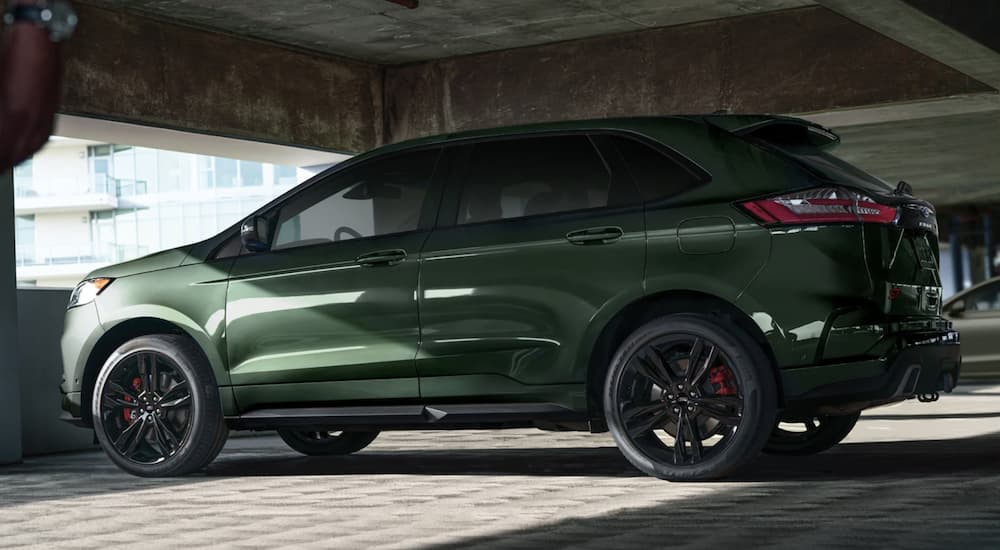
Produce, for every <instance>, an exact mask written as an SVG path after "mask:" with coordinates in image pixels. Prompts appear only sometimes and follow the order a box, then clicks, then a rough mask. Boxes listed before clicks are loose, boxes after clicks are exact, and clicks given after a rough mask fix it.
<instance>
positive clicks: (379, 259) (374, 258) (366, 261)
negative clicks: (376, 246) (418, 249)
mask: <svg viewBox="0 0 1000 550" xmlns="http://www.w3.org/2000/svg"><path fill="white" fill-rule="evenodd" d="M405 259H406V251H405V250H400V249H395V250H379V251H377V252H369V253H367V254H362V255H360V256H358V257H357V258H356V259H355V260H354V261H355V263H357V264H358V265H362V266H366V267H372V266H376V265H396V264H398V263H399V262H402V261H403V260H405Z"/></svg>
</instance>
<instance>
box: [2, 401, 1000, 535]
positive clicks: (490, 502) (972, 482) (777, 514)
mask: <svg viewBox="0 0 1000 550" xmlns="http://www.w3.org/2000/svg"><path fill="white" fill-rule="evenodd" d="M136 544H139V545H140V546H141V547H143V548H154V547H165V548H167V547H169V548H176V547H185V548H190V547H195V546H204V545H214V546H232V547H245V548H272V547H294V548H309V547H312V548H370V547H380V548H465V547H476V548H480V547H486V548H530V547H546V548H548V547H560V546H563V547H569V546H572V547H574V548H595V549H596V548H600V549H604V548H643V549H649V548H653V547H654V546H663V545H669V546H670V547H684V548H687V547H691V548H710V547H711V548H715V547H725V546H726V545H727V544H732V545H734V546H733V547H735V545H736V544H739V546H740V547H744V546H762V545H768V546H776V547H782V548H803V547H808V546H813V547H817V546H819V547H838V548H842V547H865V548H869V547H883V548H885V547H888V548H902V547H906V548H939V547H959V548H961V547H968V548H986V547H993V548H995V547H1000V386H994V387H985V386H981V387H973V388H969V389H965V390H963V391H961V392H958V393H956V394H953V395H950V396H944V397H942V399H941V401H939V402H937V403H933V404H920V403H916V402H909V403H905V404H901V405H897V406H894V407H887V408H882V409H876V410H873V411H869V412H868V413H867V414H866V415H865V416H863V417H862V422H861V423H860V424H859V426H858V428H857V429H856V430H855V432H854V433H853V434H852V435H851V437H850V438H849V439H848V440H847V442H846V443H845V444H843V445H841V446H839V447H838V448H836V449H834V450H833V451H830V452H827V453H824V454H822V455H818V456H813V457H806V458H775V457H762V458H760V459H759V460H757V461H756V462H755V463H753V464H752V465H751V466H750V467H749V468H747V469H746V470H745V471H743V472H741V473H740V474H739V475H738V476H736V477H734V478H731V479H729V480H726V481H724V482H716V483H697V484H677V483H666V482H662V481H658V480H655V479H651V478H647V477H645V476H642V475H640V474H639V473H638V472H637V471H635V470H634V469H633V468H631V467H630V466H629V464H628V463H627V462H626V461H625V460H624V459H623V458H622V457H621V456H620V455H619V454H618V451H617V450H616V449H615V448H614V447H613V445H612V441H611V438H610V437H609V436H607V435H586V434H572V433H554V434H553V433H544V432H539V431H533V430H516V431H505V432H481V431H464V432H397V433H389V434H384V435H383V436H382V437H380V438H379V439H378V440H377V441H376V442H375V443H374V444H373V445H372V446H371V447H369V449H367V450H365V451H363V452H361V453H359V454H358V455H356V456H351V457H343V458H331V459H316V458H304V457H299V456H298V455H296V454H295V453H293V452H291V451H289V450H287V449H286V448H284V447H283V445H282V443H281V441H280V440H278V439H277V438H275V437H273V436H261V437H243V438H235V439H232V440H231V441H230V443H229V445H228V446H227V447H226V450H225V451H223V453H222V455H221V456H220V457H219V459H218V460H217V461H216V463H215V464H213V465H212V466H211V467H210V468H209V469H208V471H206V472H205V473H204V474H200V475H196V476H191V477H188V478H183V479H169V480H146V479H138V478H134V477H130V476H128V475H126V474H124V473H121V472H119V471H118V470H116V469H115V468H114V467H112V466H111V464H110V463H109V462H108V461H107V460H106V459H105V457H104V456H103V455H101V454H99V453H78V454H66V455H54V456H47V457H40V458H33V459H29V460H28V461H26V462H25V463H24V464H22V465H19V466H13V467H7V468H0V547H17V546H39V547H46V548H51V547H89V548H94V547H103V546H109V547H110V546H115V547H118V546H122V545H128V546H135V545H136Z"/></svg>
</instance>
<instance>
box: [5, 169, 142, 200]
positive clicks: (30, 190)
mask: <svg viewBox="0 0 1000 550" xmlns="http://www.w3.org/2000/svg"><path fill="white" fill-rule="evenodd" d="M55 189H58V191H57V192H56V191H53V190H55ZM147 193H149V182H147V181H146V180H135V179H122V178H111V177H108V176H107V175H104V174H91V175H90V176H87V177H84V178H73V179H71V180H59V181H53V182H47V186H46V187H45V188H41V187H36V186H35V185H34V182H33V181H32V179H31V178H22V179H21V181H17V180H15V181H14V196H15V197H21V198H34V197H48V196H65V195H90V194H99V195H110V196H113V197H132V196H135V195H145V194H147Z"/></svg>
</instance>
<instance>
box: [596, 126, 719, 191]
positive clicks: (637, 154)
mask: <svg viewBox="0 0 1000 550" xmlns="http://www.w3.org/2000/svg"><path fill="white" fill-rule="evenodd" d="M615 144H616V146H617V147H618V151H619V152H620V153H621V155H622V160H623V161H624V162H625V165H626V167H627V169H628V171H629V174H631V176H632V180H633V181H635V183H636V185H638V186H639V191H640V192H641V193H642V198H643V199H644V200H646V201H653V200H659V199H666V198H670V197H674V196H677V195H680V194H681V193H683V192H685V191H688V190H690V189H693V188H695V187H697V186H698V185H700V184H701V183H703V182H704V181H706V180H707V179H708V178H707V176H704V175H698V174H695V173H694V172H693V171H692V170H690V169H688V168H687V167H685V166H684V165H683V164H681V162H679V161H678V160H675V159H673V158H671V157H668V156H667V155H666V153H664V152H662V151H659V150H657V149H655V148H653V146H651V145H649V144H646V143H643V142H641V141H639V140H636V139H632V138H627V137H623V136H617V137H615Z"/></svg>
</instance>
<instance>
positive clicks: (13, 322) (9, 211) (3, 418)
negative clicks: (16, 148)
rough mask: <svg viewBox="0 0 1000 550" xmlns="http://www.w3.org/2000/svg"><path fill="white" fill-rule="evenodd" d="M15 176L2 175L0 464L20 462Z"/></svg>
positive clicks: (0, 221)
mask: <svg viewBox="0 0 1000 550" xmlns="http://www.w3.org/2000/svg"><path fill="white" fill-rule="evenodd" d="M15 288H16V282H15V268H14V175H13V173H12V172H10V171H8V172H6V173H4V174H2V175H0V464H10V463H13V462H20V461H21V401H20V395H21V391H20V390H21V384H20V382H19V381H18V365H17V293H16V292H15Z"/></svg>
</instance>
